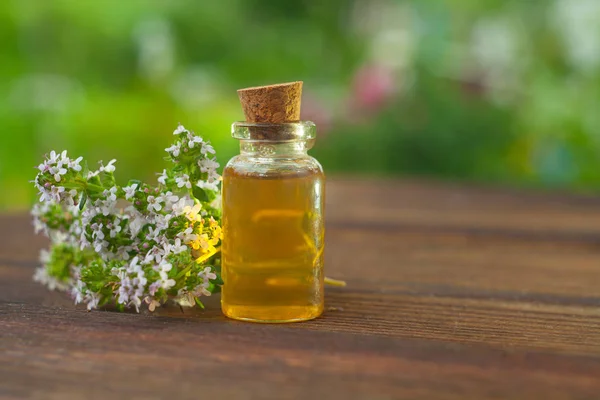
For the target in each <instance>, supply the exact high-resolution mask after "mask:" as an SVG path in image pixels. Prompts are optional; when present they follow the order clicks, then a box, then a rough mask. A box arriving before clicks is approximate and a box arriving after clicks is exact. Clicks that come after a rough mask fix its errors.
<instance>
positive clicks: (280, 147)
mask: <svg viewBox="0 0 600 400" xmlns="http://www.w3.org/2000/svg"><path fill="white" fill-rule="evenodd" d="M313 144H314V139H311V140H295V141H286V142H276V141H272V140H240V154H241V155H243V156H246V157H251V158H263V159H265V158H273V159H278V158H279V159H281V158H287V159H289V158H302V157H306V156H307V155H308V154H307V152H308V150H309V149H311V148H312V146H313Z"/></svg>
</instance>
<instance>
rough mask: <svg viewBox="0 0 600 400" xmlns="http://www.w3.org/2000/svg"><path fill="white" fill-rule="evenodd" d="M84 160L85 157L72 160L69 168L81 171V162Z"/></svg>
mask: <svg viewBox="0 0 600 400" xmlns="http://www.w3.org/2000/svg"><path fill="white" fill-rule="evenodd" d="M82 160H83V157H78V158H77V159H76V160H71V161H70V162H69V168H71V169H72V170H73V171H78V172H79V171H81V165H79V163H80V162H81V161H82Z"/></svg>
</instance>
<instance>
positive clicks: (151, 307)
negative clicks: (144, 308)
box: [144, 296, 160, 312]
mask: <svg viewBox="0 0 600 400" xmlns="http://www.w3.org/2000/svg"><path fill="white" fill-rule="evenodd" d="M144 301H145V302H146V304H148V310H150V312H152V311H154V310H155V309H156V308H157V307H160V302H159V301H157V300H156V299H154V297H150V296H146V298H145V299H144Z"/></svg>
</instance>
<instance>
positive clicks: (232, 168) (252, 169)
mask: <svg viewBox="0 0 600 400" xmlns="http://www.w3.org/2000/svg"><path fill="white" fill-rule="evenodd" d="M229 175H254V176H263V177H266V176H292V175H324V173H323V167H322V166H321V164H320V163H319V161H317V159H316V158H314V157H312V156H309V155H305V156H302V157H294V158H257V157H248V156H244V155H243V154H239V155H237V156H234V157H233V158H231V159H230V160H229V162H228V163H227V164H226V165H225V168H224V169H223V176H224V177H227V176H229Z"/></svg>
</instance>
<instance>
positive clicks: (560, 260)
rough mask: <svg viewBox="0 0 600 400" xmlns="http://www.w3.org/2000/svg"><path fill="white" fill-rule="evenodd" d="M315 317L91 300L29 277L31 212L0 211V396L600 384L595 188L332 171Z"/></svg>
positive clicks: (482, 393)
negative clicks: (566, 191) (528, 189)
mask: <svg viewBox="0 0 600 400" xmlns="http://www.w3.org/2000/svg"><path fill="white" fill-rule="evenodd" d="M328 203H329V205H328V225H327V227H328V228H327V229H328V232H327V239H326V240H327V250H326V253H325V257H326V268H327V273H328V274H330V275H332V276H335V277H336V278H341V279H345V280H347V281H348V287H347V288H343V289H342V288H328V290H327V294H326V303H327V304H326V306H327V309H328V311H327V312H326V313H325V315H324V316H323V317H322V318H320V319H317V320H315V321H310V322H307V323H301V324H291V325H256V324H247V323H240V322H236V321H231V320H227V319H226V318H224V317H223V316H222V315H221V313H220V310H219V298H218V296H214V297H212V298H210V299H209V300H208V302H207V310H206V311H201V310H189V309H188V310H186V311H185V312H183V313H182V312H181V310H180V309H179V308H177V307H164V308H160V309H158V311H157V312H156V313H154V314H153V315H150V314H149V313H147V312H145V313H142V314H140V315H137V314H134V313H116V312H103V311H96V312H91V313H88V312H86V311H85V310H83V309H82V308H81V307H75V306H73V305H72V302H71V300H70V299H69V298H68V296H66V295H64V294H60V293H51V292H48V291H46V290H45V289H43V288H41V287H40V286H39V285H37V284H35V283H34V282H32V281H31V275H32V273H33V268H34V267H35V265H36V259H37V252H38V250H39V248H41V247H42V246H44V245H45V241H44V239H43V238H40V237H34V236H33V235H32V229H31V226H30V225H29V222H28V220H27V217H25V216H23V215H20V216H4V217H0V327H1V329H0V397H2V398H23V397H29V398H56V399H69V398H73V399H79V398H83V397H88V398H90V397H91V398H106V397H108V396H111V395H112V396H114V394H115V393H118V396H119V397H130V398H157V399H159V398H165V397H172V398H198V397H204V396H206V397H208V396H213V397H214V396H216V397H217V398H232V399H246V398H265V399H288V398H289V399H295V398H307V397H308V398H327V399H392V398H400V397H405V398H414V399H432V398H440V399H464V398H477V399H485V398H490V399H491V398H547V399H578V398H581V399H586V398H597V394H598V393H600V289H599V288H600V251H599V250H600V247H599V246H598V240H599V239H600V224H596V222H600V201H598V199H596V198H593V197H585V196H568V195H562V194H552V195H538V194H532V193H522V192H514V191H513V192H509V191H498V190H495V189H479V188H459V187H455V186H452V185H433V184H427V183H415V182H399V183H396V184H389V183H381V182H375V183H373V182H364V181H352V180H346V181H337V182H333V183H332V184H330V185H329V187H328Z"/></svg>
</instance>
